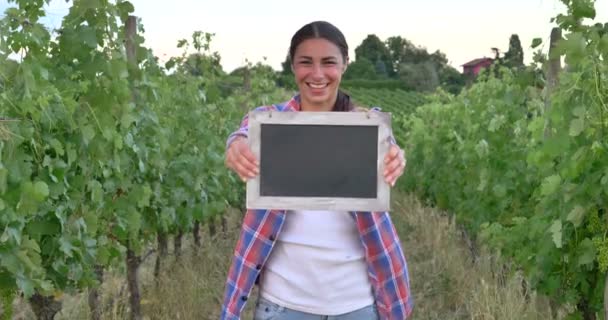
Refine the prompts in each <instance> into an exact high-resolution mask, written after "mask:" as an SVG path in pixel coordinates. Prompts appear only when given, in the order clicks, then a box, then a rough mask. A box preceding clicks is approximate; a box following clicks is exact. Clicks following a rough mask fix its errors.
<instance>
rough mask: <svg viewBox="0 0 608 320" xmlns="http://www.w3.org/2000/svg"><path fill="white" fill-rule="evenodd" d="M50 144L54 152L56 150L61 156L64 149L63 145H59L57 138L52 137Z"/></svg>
mask: <svg viewBox="0 0 608 320" xmlns="http://www.w3.org/2000/svg"><path fill="white" fill-rule="evenodd" d="M50 144H51V147H53V149H55V152H57V154H58V155H60V156H63V154H64V152H65V151H64V150H63V145H61V142H59V140H57V139H54V138H53V139H52V140H51V142H50Z"/></svg>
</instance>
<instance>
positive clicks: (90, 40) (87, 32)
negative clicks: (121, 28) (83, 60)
mask: <svg viewBox="0 0 608 320" xmlns="http://www.w3.org/2000/svg"><path fill="white" fill-rule="evenodd" d="M79 31H80V33H79V34H78V36H79V39H80V41H82V42H84V44H85V45H86V46H88V47H90V48H96V47H97V35H96V34H95V29H93V28H91V27H89V26H81V28H80V30H79Z"/></svg>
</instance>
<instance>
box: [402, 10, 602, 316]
mask: <svg viewBox="0 0 608 320" xmlns="http://www.w3.org/2000/svg"><path fill="white" fill-rule="evenodd" d="M564 3H565V4H566V5H567V6H568V14H567V15H559V16H558V18H557V21H558V23H559V24H560V26H561V28H562V30H563V31H566V32H568V33H567V34H566V35H565V36H564V39H563V40H562V41H560V43H559V44H558V47H557V49H558V52H559V54H563V55H564V56H565V59H566V61H567V64H568V68H567V69H566V70H563V71H562V73H561V75H560V79H559V84H558V86H557V88H556V89H555V91H554V92H553V94H552V95H551V100H550V101H551V106H550V108H549V109H545V101H544V98H543V95H542V92H541V91H540V90H539V89H538V88H537V86H536V85H535V84H532V83H530V82H529V81H528V80H527V79H522V77H523V76H525V74H523V73H521V72H517V71H516V70H512V69H511V70H510V69H506V68H497V69H496V70H495V72H497V73H498V76H494V74H493V73H489V74H488V75H486V76H484V78H483V79H482V81H478V82H477V83H475V84H474V85H473V86H472V87H471V88H468V89H466V90H464V91H463V92H462V93H461V94H459V95H458V96H456V97H448V98H447V99H441V100H442V101H439V102H432V103H429V104H427V105H425V106H422V107H419V108H417V109H416V111H415V112H414V113H413V114H411V115H409V116H404V119H402V120H400V121H403V127H404V128H405V129H404V132H403V135H400V136H399V137H398V139H400V140H402V141H404V142H405V143H404V147H405V150H406V152H407V153H408V155H409V156H408V168H409V169H408V173H407V174H406V176H405V179H404V181H402V183H401V187H403V188H405V189H407V190H412V191H415V192H416V193H418V194H420V195H421V196H423V197H425V198H428V199H429V200H431V201H432V202H433V203H435V204H436V205H437V206H439V207H441V208H446V209H449V210H451V211H453V212H454V213H455V215H456V218H457V220H458V221H460V223H462V224H463V225H465V226H466V228H467V229H469V230H470V231H471V232H472V234H474V235H477V236H479V237H480V238H481V239H483V240H485V241H486V243H488V244H489V245H490V246H491V247H493V248H494V249H496V250H498V251H499V252H500V255H501V256H503V257H506V258H510V259H511V261H513V262H515V265H516V266H517V268H519V269H520V270H522V271H523V272H524V273H525V274H526V276H527V278H528V279H529V281H530V282H531V284H532V285H533V287H534V289H537V290H539V291H540V292H542V293H544V294H547V295H549V296H550V297H551V298H552V299H554V300H555V301H556V302H558V303H563V304H567V305H569V306H573V307H575V308H577V309H578V310H577V311H576V312H575V313H574V314H573V315H572V316H575V315H576V314H578V316H580V317H581V318H585V319H591V318H590V315H591V314H594V313H600V312H601V310H602V304H603V290H604V279H605V276H606V274H605V272H606V269H607V268H608V267H607V266H608V254H607V252H608V250H607V247H608V246H607V243H606V235H607V234H608V216H607V215H606V210H607V207H608V200H607V199H608V188H607V186H608V171H606V168H608V156H607V154H606V150H607V148H608V145H607V144H606V141H608V140H607V139H606V136H605V135H606V129H607V126H608V120H607V118H606V112H607V111H608V104H607V102H608V90H606V88H607V86H608V78H606V74H608V65H607V64H606V61H607V58H608V50H607V49H608V47H606V45H605V44H604V43H605V41H606V38H605V37H606V35H605V33H602V32H603V30H604V25H602V24H595V25H593V26H585V25H583V24H582V21H583V19H582V18H585V17H592V16H593V15H594V9H593V8H592V7H593V5H592V3H591V2H590V1H564ZM534 44H536V45H538V41H535V43H534ZM538 61H543V60H541V59H539V60H538ZM544 61H546V59H544Z"/></svg>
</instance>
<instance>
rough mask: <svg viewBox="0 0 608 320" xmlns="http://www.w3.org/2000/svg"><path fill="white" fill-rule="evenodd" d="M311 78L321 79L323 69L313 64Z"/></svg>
mask: <svg viewBox="0 0 608 320" xmlns="http://www.w3.org/2000/svg"><path fill="white" fill-rule="evenodd" d="M312 76H313V78H315V79H316V78H323V69H322V68H321V64H319V63H314V64H313V65H312Z"/></svg>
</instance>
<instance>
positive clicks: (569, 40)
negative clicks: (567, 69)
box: [557, 32, 587, 65]
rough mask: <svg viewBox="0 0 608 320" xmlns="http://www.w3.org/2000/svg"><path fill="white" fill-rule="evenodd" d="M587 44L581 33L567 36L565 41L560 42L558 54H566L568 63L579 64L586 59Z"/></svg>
mask: <svg viewBox="0 0 608 320" xmlns="http://www.w3.org/2000/svg"><path fill="white" fill-rule="evenodd" d="M586 47H587V43H586V41H585V37H584V36H583V34H582V33H580V32H573V33H570V34H569V35H567V37H566V39H565V40H563V39H562V40H560V41H559V42H558V48H559V50H557V51H558V52H561V53H564V54H566V63H568V64H572V65H575V64H578V63H579V62H580V60H581V59H583V58H584V57H585V49H586Z"/></svg>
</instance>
